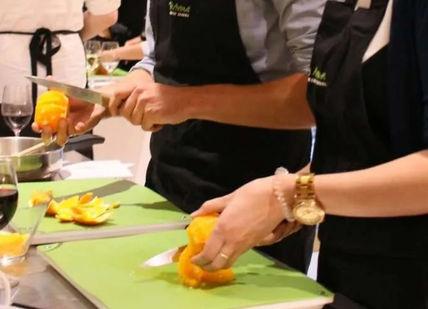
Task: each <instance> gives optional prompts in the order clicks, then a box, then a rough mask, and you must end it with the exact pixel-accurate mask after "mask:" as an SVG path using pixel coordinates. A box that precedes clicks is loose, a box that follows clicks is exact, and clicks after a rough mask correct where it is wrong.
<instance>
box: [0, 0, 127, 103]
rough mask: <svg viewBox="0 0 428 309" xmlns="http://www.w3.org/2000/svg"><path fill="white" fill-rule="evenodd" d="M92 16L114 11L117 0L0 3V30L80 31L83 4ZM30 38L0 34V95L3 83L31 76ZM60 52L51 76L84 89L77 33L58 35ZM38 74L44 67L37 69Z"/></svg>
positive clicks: (1, 0) (82, 55)
mask: <svg viewBox="0 0 428 309" xmlns="http://www.w3.org/2000/svg"><path fill="white" fill-rule="evenodd" d="M84 4H85V5H86V7H87V9H88V10H89V12H91V13H92V14H94V15H103V14H108V13H110V12H113V11H115V10H116V9H117V8H118V7H119V6H120V0H0V31H20V32H34V31H35V30H37V29H38V28H42V27H44V28H48V29H50V30H51V31H55V30H72V31H79V30H80V29H82V28H83V5H84ZM31 38H32V37H31V35H16V34H0V55H1V57H0V95H1V94H2V92H3V87H4V85H6V84H17V83H22V82H24V81H25V79H24V76H25V75H31V61H30V52H29V48H28V46H29V44H30V41H31ZM58 38H59V39H60V41H61V49H60V50H59V51H58V53H56V54H55V55H54V56H53V57H52V68H53V76H54V77H55V78H57V79H58V80H62V81H64V82H68V83H71V84H74V85H76V86H85V84H86V65H85V53H84V49H83V44H82V41H81V39H80V37H79V35H78V34H68V35H58ZM38 75H39V76H45V75H46V71H45V68H44V67H43V66H41V65H39V66H38Z"/></svg>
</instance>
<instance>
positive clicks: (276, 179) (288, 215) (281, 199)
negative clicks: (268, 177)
mask: <svg viewBox="0 0 428 309" xmlns="http://www.w3.org/2000/svg"><path fill="white" fill-rule="evenodd" d="M287 174H288V170H287V169H286V168H284V167H278V168H277V169H276V171H275V175H274V176H273V183H272V188H273V194H274V195H275V198H276V200H277V201H278V203H279V204H280V205H281V208H282V209H283V211H284V217H285V219H286V220H287V221H288V222H294V221H295V220H296V219H295V218H294V215H293V212H292V210H291V208H290V206H289V205H288V203H287V201H286V200H285V196H284V192H283V191H282V190H281V189H280V187H281V186H280V184H281V175H287Z"/></svg>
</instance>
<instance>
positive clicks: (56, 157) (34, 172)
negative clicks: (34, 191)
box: [0, 134, 104, 181]
mask: <svg viewBox="0 0 428 309" xmlns="http://www.w3.org/2000/svg"><path fill="white" fill-rule="evenodd" d="M40 142H41V139H40V138H35V137H0V159H2V158H9V159H11V160H12V161H13V162H14V164H15V168H16V171H17V174H18V181H33V180H44V179H50V178H52V177H53V176H54V175H55V174H56V173H57V172H58V171H59V170H60V169H61V168H62V164H63V153H64V151H71V150H78V149H83V148H88V147H90V146H92V145H95V144H101V143H103V142H104V138H103V137H101V136H97V135H91V134H86V135H81V136H77V137H72V138H70V140H69V141H68V143H67V144H66V145H65V147H60V146H58V145H56V144H52V145H50V146H48V147H45V149H42V150H41V151H39V152H37V153H34V154H30V155H26V156H22V157H16V156H14V154H15V153H17V152H19V151H21V150H24V149H26V148H28V147H31V146H33V145H36V144H38V143H40Z"/></svg>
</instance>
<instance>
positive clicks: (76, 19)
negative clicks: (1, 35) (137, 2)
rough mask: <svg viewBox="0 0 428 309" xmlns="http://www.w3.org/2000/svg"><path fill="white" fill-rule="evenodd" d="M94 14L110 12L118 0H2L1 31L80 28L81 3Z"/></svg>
mask: <svg viewBox="0 0 428 309" xmlns="http://www.w3.org/2000/svg"><path fill="white" fill-rule="evenodd" d="M84 4H85V5H86V7H87V9H88V11H89V12H91V13H92V14H94V15H103V14H108V13H110V12H113V11H114V10H116V9H117V8H118V7H119V6H120V0H1V1H0V31H24V32H25V31H34V30H36V29H38V28H41V27H44V28H48V29H50V30H51V31H54V30H72V31H79V30H80V29H82V27H83V11H82V10H83V5H84Z"/></svg>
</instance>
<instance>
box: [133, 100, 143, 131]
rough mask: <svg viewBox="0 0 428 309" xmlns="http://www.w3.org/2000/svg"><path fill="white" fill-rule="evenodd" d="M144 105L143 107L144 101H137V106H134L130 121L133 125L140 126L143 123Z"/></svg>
mask: <svg viewBox="0 0 428 309" xmlns="http://www.w3.org/2000/svg"><path fill="white" fill-rule="evenodd" d="M144 105H145V103H144V100H138V101H137V104H136V105H135V108H134V110H133V111H132V114H131V120H130V121H131V123H132V124H133V125H141V124H142V123H143V119H144V109H145V106H144Z"/></svg>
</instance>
